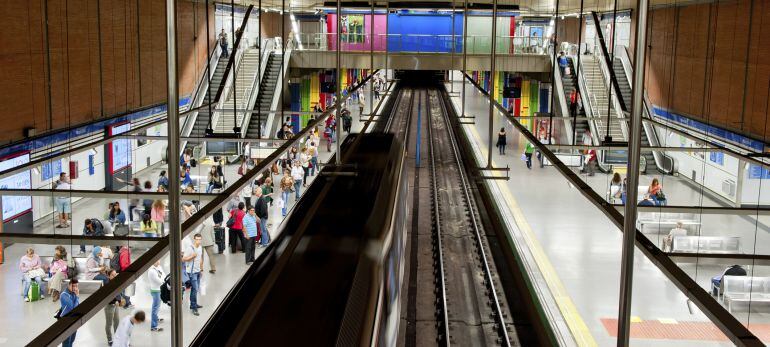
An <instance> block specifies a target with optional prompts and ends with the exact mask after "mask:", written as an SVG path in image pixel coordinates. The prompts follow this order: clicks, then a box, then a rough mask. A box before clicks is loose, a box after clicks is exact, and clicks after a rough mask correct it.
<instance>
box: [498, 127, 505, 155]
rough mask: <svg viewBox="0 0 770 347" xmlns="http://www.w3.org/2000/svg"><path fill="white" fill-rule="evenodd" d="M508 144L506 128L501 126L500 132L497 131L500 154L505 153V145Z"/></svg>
mask: <svg viewBox="0 0 770 347" xmlns="http://www.w3.org/2000/svg"><path fill="white" fill-rule="evenodd" d="M506 144H507V140H506V135H505V128H500V132H498V133H497V150H498V152H499V153H500V155H505V145H506Z"/></svg>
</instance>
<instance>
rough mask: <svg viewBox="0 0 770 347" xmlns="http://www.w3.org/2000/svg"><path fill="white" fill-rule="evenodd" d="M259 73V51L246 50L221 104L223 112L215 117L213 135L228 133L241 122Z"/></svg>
mask: <svg viewBox="0 0 770 347" xmlns="http://www.w3.org/2000/svg"><path fill="white" fill-rule="evenodd" d="M258 72H259V51H258V50H256V49H248V50H246V51H245V52H244V53H243V56H242V57H241V60H240V62H239V64H238V69H237V70H236V72H235V76H236V77H235V83H234V87H233V86H231V88H230V89H229V93H228V95H227V98H226V99H225V101H224V102H223V103H222V104H221V109H222V110H223V111H222V112H221V113H220V114H219V116H218V117H216V124H215V125H214V127H213V128H214V132H215V133H220V134H221V133H230V132H233V128H235V127H237V126H240V124H241V123H242V122H243V117H244V114H245V113H246V112H245V111H244V110H246V109H248V108H249V105H248V102H249V99H250V96H251V92H252V88H253V86H254V79H256V78H257V75H258Z"/></svg>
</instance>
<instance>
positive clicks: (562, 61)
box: [556, 52, 569, 76]
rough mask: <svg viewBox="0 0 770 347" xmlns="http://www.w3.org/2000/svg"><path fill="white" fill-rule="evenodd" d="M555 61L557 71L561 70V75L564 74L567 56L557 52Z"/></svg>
mask: <svg viewBox="0 0 770 347" xmlns="http://www.w3.org/2000/svg"><path fill="white" fill-rule="evenodd" d="M556 61H557V62H558V63H559V72H561V75H562V76H566V73H567V67H569V61H568V60H567V56H565V55H564V52H559V57H558V58H556Z"/></svg>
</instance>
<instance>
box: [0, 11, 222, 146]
mask: <svg viewBox="0 0 770 347" xmlns="http://www.w3.org/2000/svg"><path fill="white" fill-rule="evenodd" d="M3 17H4V18H3V20H2V21H0V47H3V49H2V50H0V76H3V78H0V105H3V107H2V109H0V122H2V124H3V130H4V131H3V132H2V133H1V134H0V143H8V142H11V141H16V140H20V139H22V138H23V137H24V134H23V130H24V129H25V128H27V127H34V128H36V129H37V132H38V133H43V132H46V131H50V130H56V129H62V128H66V127H69V126H74V125H78V124H83V123H86V122H90V121H93V120H96V119H99V118H102V117H107V116H112V115H115V114H121V113H125V112H129V111H132V110H136V109H139V108H141V107H144V106H149V105H155V104H158V103H162V102H165V99H166V84H167V83H166V9H165V2H163V1H156V0H5V1H3ZM46 18H47V20H48V26H46V25H45V23H46ZM209 26H210V27H209V31H210V37H209V39H210V42H209V44H210V47H214V44H215V41H214V37H215V28H214V6H213V5H210V6H209ZM177 30H178V34H177V44H178V50H179V51H178V71H179V72H178V74H179V93H180V96H184V95H187V94H190V93H192V91H193V88H194V87H195V85H196V83H197V81H198V80H199V79H200V76H201V74H202V73H203V70H204V67H205V66H206V56H207V54H206V40H205V38H206V9H205V3H201V2H191V1H178V2H177ZM48 66H50V69H49V68H48ZM49 76H50V77H49ZM49 83H50V87H49V85H48V84H49ZM49 112H50V117H49Z"/></svg>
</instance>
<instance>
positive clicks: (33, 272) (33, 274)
mask: <svg viewBox="0 0 770 347" xmlns="http://www.w3.org/2000/svg"><path fill="white" fill-rule="evenodd" d="M27 276H29V278H35V277H40V278H43V277H46V276H45V271H43V269H33V270H29V271H27Z"/></svg>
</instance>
